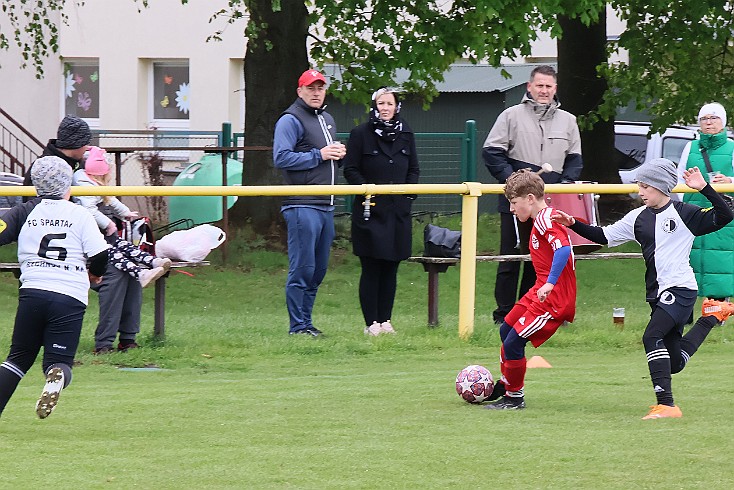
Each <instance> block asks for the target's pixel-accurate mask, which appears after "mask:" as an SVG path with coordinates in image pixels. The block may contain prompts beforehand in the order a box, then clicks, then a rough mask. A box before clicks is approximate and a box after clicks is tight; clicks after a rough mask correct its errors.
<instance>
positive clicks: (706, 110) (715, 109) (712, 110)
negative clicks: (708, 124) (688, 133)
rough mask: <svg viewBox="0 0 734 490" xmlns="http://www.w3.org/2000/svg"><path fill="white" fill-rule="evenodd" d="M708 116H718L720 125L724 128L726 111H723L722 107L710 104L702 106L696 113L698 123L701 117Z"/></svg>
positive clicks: (713, 103)
mask: <svg viewBox="0 0 734 490" xmlns="http://www.w3.org/2000/svg"><path fill="white" fill-rule="evenodd" d="M709 114H713V115H714V116H718V117H719V118H720V119H721V124H722V125H724V126H726V109H724V106H723V105H721V104H719V103H718V102H711V103H710V104H704V106H703V107H701V110H700V111H698V119H699V121H700V120H701V118H702V117H704V116H708V115H709Z"/></svg>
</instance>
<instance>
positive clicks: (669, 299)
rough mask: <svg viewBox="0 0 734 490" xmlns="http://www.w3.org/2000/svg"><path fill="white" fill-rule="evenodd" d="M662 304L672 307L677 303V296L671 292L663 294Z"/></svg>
mask: <svg viewBox="0 0 734 490" xmlns="http://www.w3.org/2000/svg"><path fill="white" fill-rule="evenodd" d="M660 302H661V303H662V304H664V305H672V304H673V303H675V295H674V294H673V293H671V292H670V291H664V292H663V294H661V295H660Z"/></svg>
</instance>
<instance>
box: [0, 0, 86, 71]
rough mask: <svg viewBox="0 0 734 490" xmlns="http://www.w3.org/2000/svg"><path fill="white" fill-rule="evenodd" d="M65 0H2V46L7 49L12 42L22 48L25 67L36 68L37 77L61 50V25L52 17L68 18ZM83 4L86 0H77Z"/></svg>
mask: <svg viewBox="0 0 734 490" xmlns="http://www.w3.org/2000/svg"><path fill="white" fill-rule="evenodd" d="M65 3H66V2H65V1H64V0H2V1H0V9H2V16H0V49H4V50H8V49H9V48H10V45H11V42H12V43H13V44H14V45H15V46H18V47H19V48H20V50H21V51H20V54H21V57H22V58H23V61H22V63H21V67H22V68H26V67H27V66H28V64H29V63H30V65H31V66H32V67H33V68H34V69H35V71H36V78H42V77H43V62H44V60H45V59H46V58H48V57H49V56H50V55H51V54H53V53H58V51H59V27H58V25H57V24H56V23H55V22H54V21H53V19H54V18H56V17H58V18H60V20H61V22H63V23H66V22H67V16H66V14H64V12H63V8H64V4H65ZM77 3H78V4H83V2H77Z"/></svg>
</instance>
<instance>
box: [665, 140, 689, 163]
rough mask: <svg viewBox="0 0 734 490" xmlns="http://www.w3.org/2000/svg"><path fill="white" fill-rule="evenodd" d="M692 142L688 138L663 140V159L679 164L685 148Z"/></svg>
mask: <svg viewBox="0 0 734 490" xmlns="http://www.w3.org/2000/svg"><path fill="white" fill-rule="evenodd" d="M690 141H691V140H690V139H687V138H663V158H667V159H668V160H671V161H673V162H674V163H675V164H676V165H677V164H679V163H680V157H681V155H682V154H683V148H685V147H686V145H687V144H688V143H689V142H690Z"/></svg>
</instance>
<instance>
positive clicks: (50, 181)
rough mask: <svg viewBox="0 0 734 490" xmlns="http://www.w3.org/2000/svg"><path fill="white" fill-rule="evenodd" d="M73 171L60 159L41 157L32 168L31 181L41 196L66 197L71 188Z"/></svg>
mask: <svg viewBox="0 0 734 490" xmlns="http://www.w3.org/2000/svg"><path fill="white" fill-rule="evenodd" d="M71 177H72V170H71V167H70V166H69V164H68V163H66V162H65V161H64V160H62V159H61V158H59V157H55V156H47V157H41V158H39V159H38V160H36V161H35V162H33V165H32V166H31V181H32V182H33V185H34V186H36V193H37V194H38V195H39V196H48V197H64V195H65V194H66V192H67V191H68V190H69V188H70V187H71Z"/></svg>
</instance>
